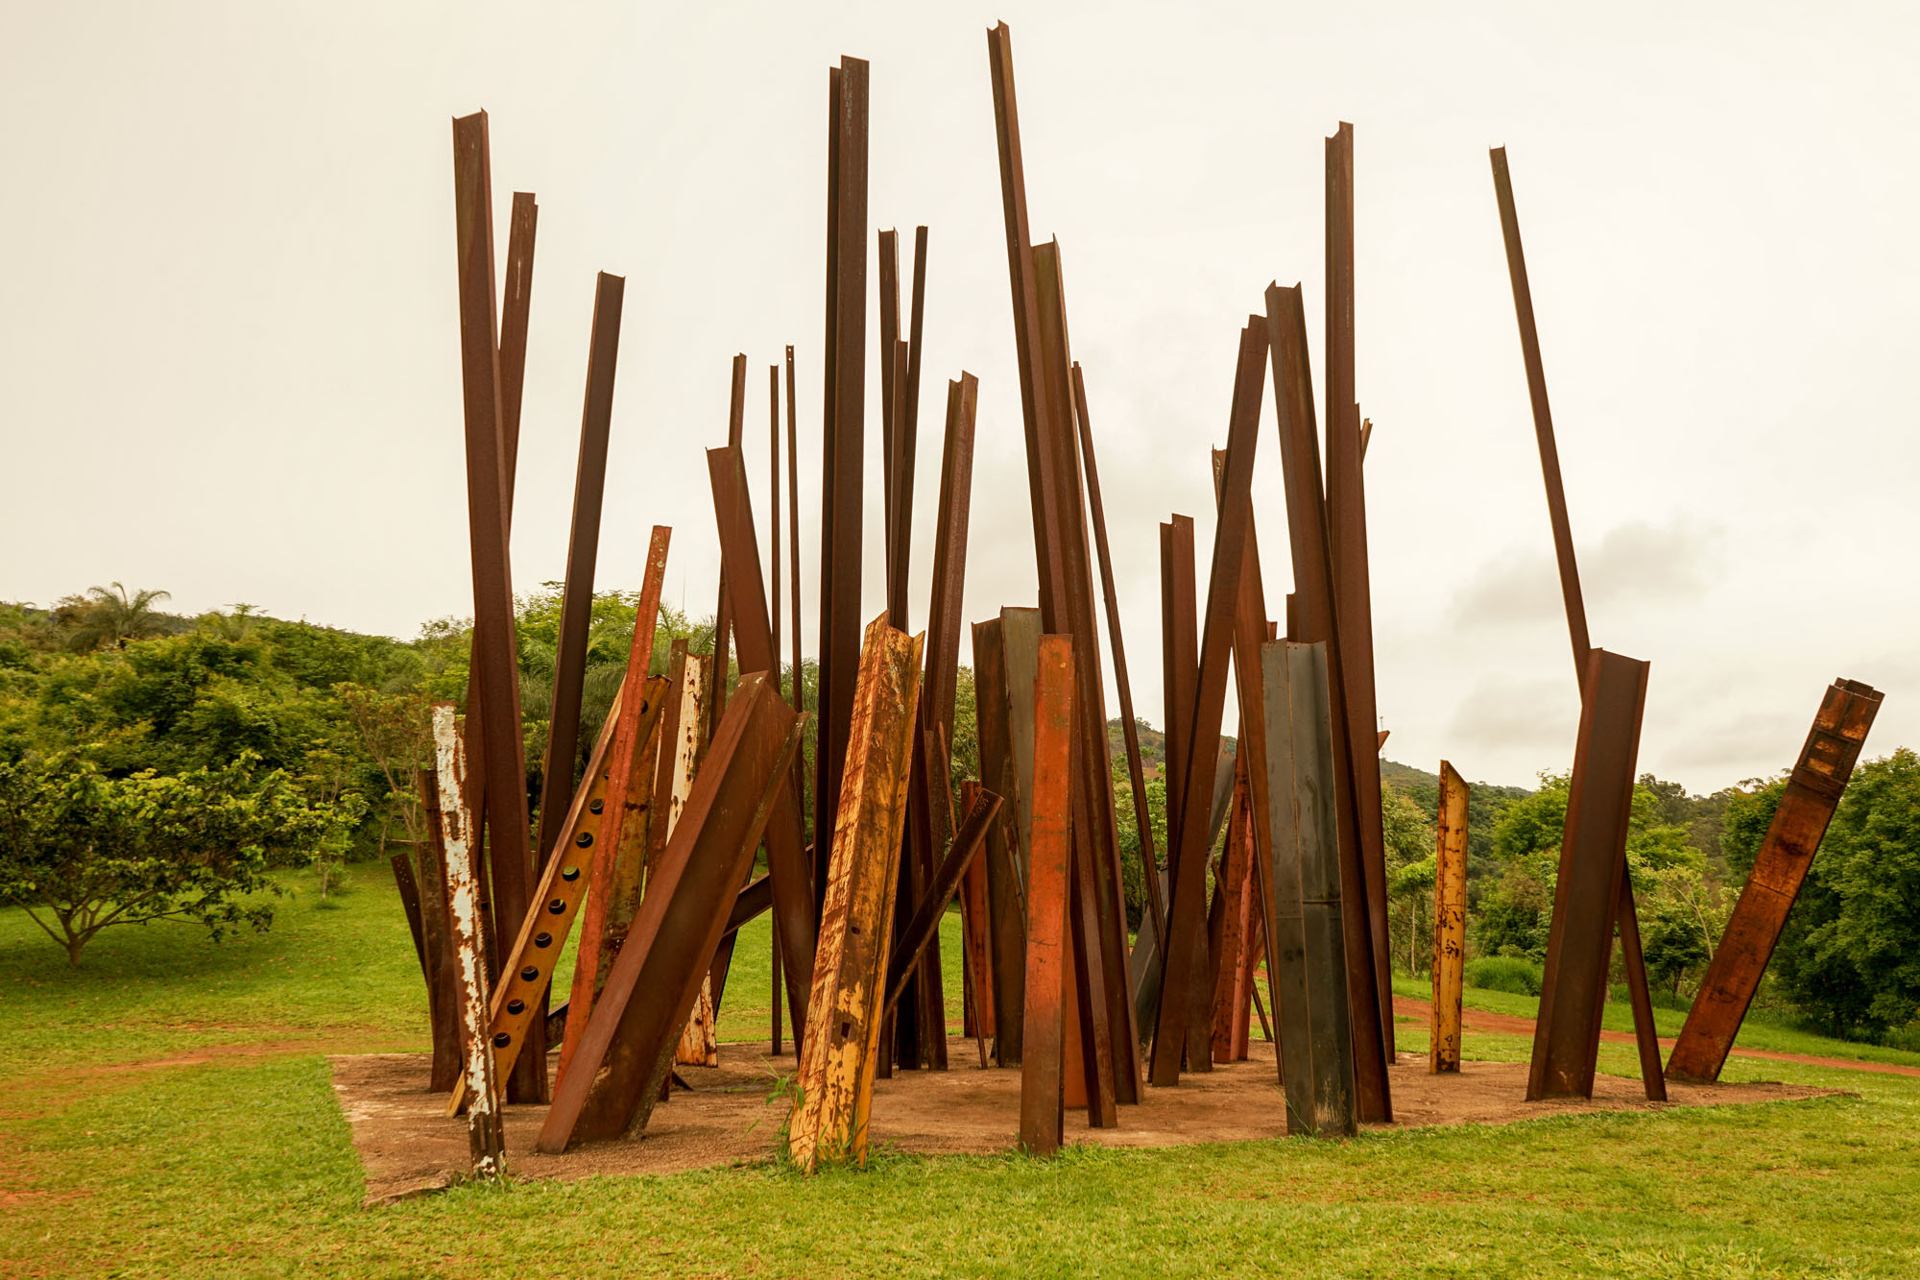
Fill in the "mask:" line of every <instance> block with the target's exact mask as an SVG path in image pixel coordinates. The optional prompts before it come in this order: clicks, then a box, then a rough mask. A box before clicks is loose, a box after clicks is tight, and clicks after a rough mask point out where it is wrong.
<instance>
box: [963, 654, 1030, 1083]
mask: <svg viewBox="0 0 1920 1280" xmlns="http://www.w3.org/2000/svg"><path fill="white" fill-rule="evenodd" d="M1004 645H1005V641H1004V639H1003V638H1002V633H1001V623H1000V619H998V618H993V619H990V620H988V621H986V622H976V623H974V624H973V696H974V708H975V732H976V735H977V737H978V740H979V745H980V777H981V779H982V780H983V782H984V784H985V786H986V788H988V789H990V790H992V791H994V792H997V793H998V794H999V795H1000V796H1002V797H1003V798H1009V799H1008V802H1007V803H1006V804H1005V805H1004V806H1003V807H1002V809H1001V811H1000V816H999V817H998V818H997V819H996V820H995V821H994V822H992V823H990V824H989V826H988V834H987V850H986V856H985V859H984V861H985V863H986V872H987V919H988V931H989V933H990V935H991V941H990V944H989V945H990V946H991V948H992V951H993V958H992V962H991V971H992V973H993V1002H994V1007H995V1009H997V1010H999V1012H1000V1017H999V1019H998V1021H997V1023H996V1025H995V1032H996V1034H995V1035H994V1039H993V1060H994V1062H995V1063H996V1064H997V1065H999V1066H1002V1067H1009V1066H1017V1065H1018V1064H1019V1062H1020V1039H1021V1010H1022V1008H1023V1007H1024V1006H1025V1004H1026V993H1025V987H1026V946H1027V910H1026V878H1025V874H1024V872H1023V870H1022V868H1023V866H1024V865H1025V864H1024V861H1023V860H1022V859H1021V858H1020V856H1019V854H1018V852H1017V848H1016V844H1017V841H1018V840H1019V838H1020V836H1019V832H1018V830H1017V827H1018V814H1017V810H1018V804H1017V803H1016V802H1014V801H1013V800H1012V799H1011V797H1013V796H1014V795H1015V785H1016V783H1015V777H1014V768H1013V743H1012V739H1011V730H1010V729H1009V727H1008V723H1007V668H1006V653H1005V648H1004Z"/></svg>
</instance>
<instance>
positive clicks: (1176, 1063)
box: [1151, 324, 1267, 1086]
mask: <svg viewBox="0 0 1920 1280" xmlns="http://www.w3.org/2000/svg"><path fill="white" fill-rule="evenodd" d="M1266 362H1267V339H1266V336H1265V334H1264V333H1262V332H1261V329H1260V326H1259V325H1257V324H1248V325H1247V326H1246V327H1245V328H1243V329H1242V330H1241V331H1240V354H1239V359H1238V362H1237V364H1238V367H1237V369H1236V370H1235V374H1234V387H1233V407H1232V412H1231V415H1230V419H1229V421H1230V425H1229V428H1228V437H1227V467H1226V476H1225V480H1224V482H1223V483H1222V485H1221V501H1220V523H1219V526H1218V528H1217V529H1216V531H1215V534H1214V542H1213V565H1212V569H1211V572H1210V577H1209V580H1208V585H1207V611H1206V623H1205V627H1204V629H1203V630H1202V632H1201V639H1200V670H1199V679H1198V682H1197V684H1196V685H1195V687H1194V705H1193V719H1192V722H1191V724H1192V728H1191V733H1190V735H1189V737H1188V741H1189V743H1190V744H1192V745H1191V747H1190V748H1189V755H1188V761H1187V769H1186V777H1185V778H1184V779H1181V780H1180V781H1181V797H1182V799H1181V806H1180V808H1181V817H1180V835H1179V840H1178V847H1179V850H1180V852H1179V854H1178V858H1177V863H1178V865H1177V866H1176V867H1175V870H1174V876H1173V893H1172V895H1171V897H1170V900H1169V902H1168V917H1169V918H1168V922H1167V938H1166V944H1167V946H1166V958H1165V965H1164V970H1163V975H1162V979H1161V994H1160V1005H1159V1009H1158V1021H1157V1024H1156V1027H1155V1030H1154V1037H1153V1055H1152V1075H1151V1079H1152V1081H1153V1083H1154V1084H1157V1085H1161V1086H1169V1085H1175V1084H1178V1083H1179V1082H1180V1068H1181V1062H1182V1058H1183V1056H1184V1057H1185V1058H1186V1059H1187V1065H1188V1066H1189V1068H1190V1069H1191V1070H1195V1071H1204V1070H1210V1069H1211V1067H1212V1061H1211V1052H1210V1047H1209V1045H1208V1037H1207V1029H1208V1028H1207V1016H1208V1013H1209V1011H1210V1006H1211V1002H1212V1001H1211V997H1212V992H1211V990H1210V989H1208V987H1207V985H1206V984H1205V983H1204V982H1203V981H1202V977H1203V975H1204V972H1205V954H1204V948H1205V945H1206V890H1207V848H1208V841H1207V834H1208V833H1207V825H1208V824H1207V819H1208V817H1209V816H1210V815H1209V814H1208V813H1207V796H1208V795H1209V793H1210V791H1211V789H1212V784H1213V778H1212V772H1211V768H1210V766H1211V763H1212V762H1211V761H1210V760H1207V759H1206V754H1207V753H1206V752H1204V751H1202V750H1201V749H1200V748H1201V745H1202V744H1212V743H1214V742H1217V741H1218V740H1219V737H1220V724H1221V718H1222V716H1223V715H1224V713H1225V710H1226V700H1227V668H1228V662H1229V660H1230V658H1231V657H1232V647H1233V632H1234V616H1235V613H1236V612H1237V610H1238V605H1239V597H1240V586H1241V576H1240V575H1241V568H1242V565H1243V564H1244V562H1245V559H1246V548H1247V528H1248V522H1249V521H1250V520H1251V518H1252V508H1253V491H1252V486H1253V459H1254V451H1255V448H1256V447H1257V445H1258V442H1259V427H1260V389H1261V375H1262V374H1264V373H1265V372H1266ZM1196 1032H1197V1033H1198V1034H1197V1035H1196V1034H1195V1033H1196Z"/></svg>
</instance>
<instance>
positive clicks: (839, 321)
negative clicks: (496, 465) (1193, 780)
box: [789, 58, 868, 981]
mask: <svg viewBox="0 0 1920 1280" xmlns="http://www.w3.org/2000/svg"><path fill="white" fill-rule="evenodd" d="M867 71H868V68H867V64H866V62H865V61H863V60H862V59H859V58H842V59H841V60H840V66H839V67H838V68H836V69H834V70H833V72H832V73H831V75H830V77H829V81H830V98H831V112H832V115H831V124H830V128H829V132H828V156H827V168H828V182H827V200H828V212H827V242H828V254H827V320H826V333H827V350H826V365H825V370H824V372H825V390H826V409H825V416H824V418H823V424H822V438H823V440H824V447H823V449H822V454H823V459H822V463H823V468H824V472H823V480H822V484H821V490H820V503H821V506H820V648H819V655H818V656H819V662H820V682H819V690H818V699H819V705H818V711H819V721H818V731H817V732H818V738H817V742H818V746H817V749H816V751H815V770H816V775H815V776H816V779H817V781H816V783H815V786H814V793H813V794H814V813H815V815H816V817H815V832H814V835H815V839H814V873H815V874H814V889H815V895H816V897H815V901H816V903H822V902H824V899H823V898H822V897H821V896H820V895H822V894H824V893H825V891H826V870H827V860H828V855H829V852H830V848H829V847H830V846H831V844H832V841H831V839H820V838H819V836H820V827H821V826H822V825H823V824H822V823H821V822H820V820H819V817H818V815H820V814H829V813H836V812H838V811H839V807H840V771H841V769H842V767H843V765H844V762H845V760H846V754H847V734H848V726H849V724H850V722H851V720H852V717H853V681H852V674H853V672H854V670H855V669H856V667H857V666H858V665H859V659H860V628H861V626H862V625H863V622H864V619H863V618H862V617H861V609H860V549H861V537H862V535H861V493H862V487H861V461H862V458H863V457H864V454H865V448H866V445H865V428H864V421H865V419H864V414H865V411H866V335H867V310H866V305H867V232H866V228H867ZM791 979H792V975H789V980H790V981H791Z"/></svg>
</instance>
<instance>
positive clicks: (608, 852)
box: [447, 676, 668, 1115]
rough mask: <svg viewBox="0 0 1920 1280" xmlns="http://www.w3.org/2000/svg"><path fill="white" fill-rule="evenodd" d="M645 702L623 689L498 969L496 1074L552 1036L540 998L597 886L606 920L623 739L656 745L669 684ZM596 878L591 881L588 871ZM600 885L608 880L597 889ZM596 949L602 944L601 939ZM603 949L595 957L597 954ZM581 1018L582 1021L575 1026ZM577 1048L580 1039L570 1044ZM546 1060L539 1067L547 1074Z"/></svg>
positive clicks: (648, 689) (582, 974) (576, 996)
mask: <svg viewBox="0 0 1920 1280" xmlns="http://www.w3.org/2000/svg"><path fill="white" fill-rule="evenodd" d="M636 690H637V691H638V692H639V695H640V696H639V697H638V698H637V699H636V698H635V697H633V696H631V695H630V694H629V693H628V692H627V691H626V690H625V689H623V690H622V691H621V696H620V702H619V704H617V705H616V706H615V708H614V711H615V714H614V715H610V716H608V717H607V723H606V726H605V727H604V728H603V729H602V731H601V734H600V741H599V742H598V744H596V746H595V749H594V753H593V760H592V761H591V762H590V763H589V765H588V766H587V768H588V772H587V778H586V781H585V783H584V784H583V785H582V786H581V788H580V790H579V792H578V793H577V794H576V795H575V796H574V797H573V803H572V804H571V805H570V806H569V807H568V809H567V817H566V821H565V823H563V824H562V826H561V828H560V837H561V843H560V844H559V845H557V846H556V847H555V849H554V851H553V856H552V857H550V858H549V859H548V860H547V863H546V869H545V870H544V871H543V872H542V873H541V876H540V881H539V883H538V884H537V885H536V886H535V896H534V901H535V902H536V903H537V904H538V906H537V908H536V909H535V910H534V911H532V912H530V913H528V916H527V922H526V924H525V925H523V926H522V927H521V930H520V933H519V934H518V935H517V936H516V937H515V938H514V941H513V946H512V947H511V948H510V949H509V950H508V952H507V953H506V956H505V959H504V963H503V964H502V965H501V969H500V984H499V985H498V986H497V987H495V988H494V991H493V998H492V1003H491V1006H490V1009H489V1013H488V1019H487V1026H488V1030H487V1035H488V1038H489V1039H490V1040H491V1041H492V1042H493V1051H494V1057H495V1061H496V1062H497V1063H498V1064H499V1066H498V1070H499V1071H500V1072H501V1073H502V1074H505V1073H507V1072H510V1071H512V1070H513V1068H514V1065H515V1064H516V1063H517V1062H518V1061H519V1060H520V1059H521V1058H522V1057H524V1056H526V1055H528V1054H529V1053H530V1052H532V1051H533V1050H532V1046H533V1045H534V1044H535V1043H536V1041H535V1040H534V1039H533V1036H532V1034H531V1033H532V1030H533V1028H535V1027H539V1028H540V1029H541V1031H542V1032H544V1031H545V1028H546V1017H547V1015H546V1002H545V1000H544V999H543V998H542V997H544V996H545V995H546V993H547V992H548V991H549V990H550V989H551V988H552V985H553V972H554V969H555V968H556V967H557V965H558V963H559V960H560V954H561V952H562V951H564V950H565V949H566V945H567V936H568V935H569V934H570V933H572V932H573V924H574V921H575V920H576V919H579V918H580V917H581V915H582V913H581V911H580V905H581V902H582V901H583V900H586V899H587V898H588V889H589V886H590V885H591V886H592V887H593V889H594V890H595V892H596V893H597V894H598V900H599V901H600V903H601V914H602V915H604V911H605V906H604V902H605V896H606V892H607V890H606V885H605V882H604V880H602V878H601V877H600V875H599V873H600V871H601V869H602V868H610V867H611V866H612V862H613V858H612V850H613V847H614V845H615V842H616V839H617V836H618V834H619V828H620V822H621V817H622V816H623V813H624V810H623V801H621V800H620V799H618V798H617V796H623V795H624V794H625V791H626V788H624V787H619V788H616V786H615V784H614V771H615V770H617V769H619V768H621V767H622V765H623V764H624V766H625V767H626V768H627V770H628V771H629V773H631V771H632V767H633V765H632V762H633V753H632V752H631V751H630V750H625V749H623V745H622V738H623V737H628V738H631V737H634V736H638V737H650V736H652V734H653V732H654V730H655V729H656V728H657V726H658V725H659V722H660V710H661V707H662V705H663V704H664V703H665V702H666V700H667V697H668V685H667V681H666V679H665V678H664V677H661V676H656V677H654V678H653V679H652V680H648V681H646V682H645V683H644V685H641V686H636ZM623 706H624V707H631V708H634V709H635V711H636V714H635V715H634V717H633V719H632V720H631V722H628V717H627V716H625V715H621V714H619V713H620V711H621V709H622V707H623ZM590 868H591V871H592V873H593V874H589V869H590ZM596 880H602V882H601V883H598V884H596V883H595V881H596ZM585 915H586V924H585V925H584V926H583V928H582V937H581V943H582V945H583V946H584V944H585V943H586V940H587V939H586V931H587V930H588V929H594V928H597V927H599V921H598V920H596V919H595V913H594V912H592V911H588V912H587V913H585ZM595 942H596V944H597V942H598V938H597V937H596V938H595ZM597 949H598V948H597V945H596V947H595V950H596V951H597ZM595 967H596V966H595V962H594V960H593V957H591V956H589V958H588V961H587V962H586V963H581V962H579V961H578V960H576V961H575V970H574V972H575V982H574V985H573V994H572V996H571V997H570V998H569V1000H568V1002H567V1009H568V1018H567V1025H568V1029H569V1031H570V1032H571V1031H573V1030H574V1029H575V1028H579V1027H583V1026H584V1025H585V1024H586V1022H587V1020H588V1017H589V1016H590V1014H591V1012H592V1009H593V975H594V972H595ZM575 1015H578V1020H577V1021H576V1020H575ZM568 1039H569V1040H570V1041H573V1042H574V1043H576V1044H577V1033H575V1034H574V1035H570V1036H569V1037H568ZM537 1043H538V1044H540V1045H541V1046H542V1048H541V1049H540V1052H542V1053H544V1052H545V1048H544V1046H545V1044H546V1037H545V1035H544V1034H543V1035H541V1036H540V1038H539V1040H538V1041H537ZM568 1057H569V1055H568V1054H567V1052H566V1051H565V1048H564V1047H563V1048H562V1051H561V1054H560V1065H561V1069H562V1070H565V1068H566V1063H567V1061H568ZM545 1066H546V1064H545V1062H544V1060H543V1061H542V1062H541V1067H542V1069H543V1070H544V1069H545ZM463 1100H464V1093H463V1091H461V1090H455V1091H454V1095H453V1099H452V1101H451V1102H450V1103H449V1104H448V1107H447V1112H448V1114H449V1115H452V1114H456V1113H457V1112H458V1111H459V1108H460V1106H461V1105H462V1102H463Z"/></svg>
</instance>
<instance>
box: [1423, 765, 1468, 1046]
mask: <svg viewBox="0 0 1920 1280" xmlns="http://www.w3.org/2000/svg"><path fill="white" fill-rule="evenodd" d="M1437 816H1438V819H1439V820H1438V822H1437V823H1436V824H1435V833H1434V853H1433V1013H1432V1030H1431V1034H1430V1036H1429V1037H1428V1039H1429V1047H1428V1051H1427V1058H1428V1063H1429V1065H1430V1066H1431V1067H1432V1069H1433V1070H1434V1071H1436V1072H1439V1071H1458V1070H1459V1069H1460V989H1461V983H1462V981H1463V977H1464V974H1465V968H1466V959H1467V784H1466V782H1465V780H1464V779H1462V778H1461V777H1460V775H1459V773H1458V772H1456V771H1455V769H1454V767H1453V765H1452V764H1451V763H1449V762H1448V761H1445V760H1442V761H1441V762H1440V799H1439V805H1438V809H1437Z"/></svg>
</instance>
